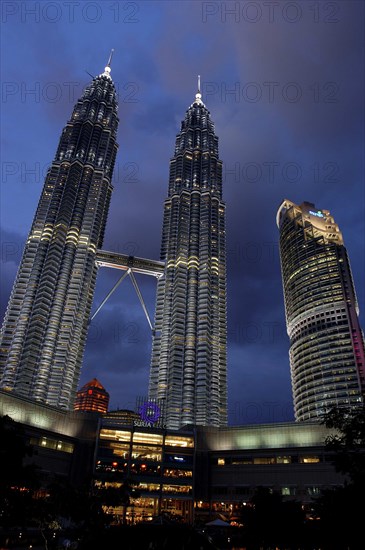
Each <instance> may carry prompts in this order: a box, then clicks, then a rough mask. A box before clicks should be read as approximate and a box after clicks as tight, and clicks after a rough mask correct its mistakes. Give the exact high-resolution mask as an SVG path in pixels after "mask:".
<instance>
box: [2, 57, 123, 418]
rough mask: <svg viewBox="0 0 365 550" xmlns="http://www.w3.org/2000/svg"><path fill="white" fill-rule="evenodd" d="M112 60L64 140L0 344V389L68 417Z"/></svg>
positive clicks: (111, 105) (103, 199)
mask: <svg viewBox="0 0 365 550" xmlns="http://www.w3.org/2000/svg"><path fill="white" fill-rule="evenodd" d="M117 108H118V107H117V98H116V91H115V87H114V84H113V82H112V79H111V76H110V60H109V62H108V65H107V67H105V70H104V72H103V73H102V74H101V75H99V76H97V77H95V78H94V79H93V81H92V82H91V84H90V85H89V86H88V87H87V88H86V89H85V92H84V94H83V96H82V97H81V99H80V100H79V101H78V102H77V103H76V105H75V107H74V110H73V113H72V115H71V119H70V120H69V122H68V123H67V124H66V126H65V128H64V129H63V132H62V134H61V138H60V142H59V146H58V149H57V152H56V156H55V159H54V161H53V162H52V164H51V166H50V168H49V170H48V173H47V176H46V179H45V183H44V187H43V191H42V194H41V197H40V200H39V204H38V208H37V211H36V214H35V217H34V220H33V224H32V228H31V230H30V233H29V236H28V239H27V242H26V245H25V249H24V252H23V257H22V260H21V264H20V267H19V270H18V274H17V277H16V280H15V284H14V287H13V290H12V293H11V297H10V301H9V304H8V308H7V311H6V315H5V319H4V323H3V327H2V331H1V337H0V387H1V388H2V389H5V390H7V391H10V392H14V393H16V394H17V395H20V396H23V397H27V398H31V399H34V400H36V401H39V402H43V403H47V404H49V405H53V406H55V407H58V408H61V409H71V408H72V405H73V400H74V397H75V394H76V389H77V384H78V380H79V375H80V369H81V362H82V357H83V352H84V346H85V340H86V334H87V324H88V319H89V314H90V308H91V303H92V299H93V293H94V287H95V280H96V271H97V268H96V265H95V257H96V251H97V249H98V248H100V247H101V245H102V241H103V236H104V229H105V224H106V220H107V215H108V209H109V202H110V197H111V193H112V189H113V187H112V183H111V179H112V173H113V167H114V162H115V158H116V153H117V147H118V146H117V143H116V135H117V127H118V117H117Z"/></svg>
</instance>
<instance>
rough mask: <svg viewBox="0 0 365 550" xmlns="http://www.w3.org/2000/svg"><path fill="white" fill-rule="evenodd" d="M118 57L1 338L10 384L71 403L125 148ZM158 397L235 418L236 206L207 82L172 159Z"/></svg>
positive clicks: (48, 192) (27, 261)
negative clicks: (231, 384)
mask: <svg viewBox="0 0 365 550" xmlns="http://www.w3.org/2000/svg"><path fill="white" fill-rule="evenodd" d="M117 111H118V106H117V98H116V91H115V87H114V84H113V81H112V78H111V70H110V60H109V62H108V65H107V66H106V68H105V70H104V72H103V73H102V74H100V75H99V76H97V77H96V78H94V79H93V81H92V82H91V84H90V85H89V86H88V87H87V88H86V90H85V92H84V94H83V96H82V97H81V99H80V100H79V101H78V102H77V103H76V105H75V107H74V110H73V113H72V115H71V119H70V120H69V121H68V123H67V125H66V126H65V128H64V130H63V132H62V135H61V138H60V142H59V146H58V149H57V152H56V156H55V159H54V161H53V162H52V165H51V167H50V169H49V171H48V173H47V176H46V180H45V183H44V188H43V191H42V195H41V198H40V201H39V204H38V208H37V211H36V214H35V217H34V220H33V225H32V228H31V231H30V234H29V236H28V240H27V242H26V245H25V249H24V253H23V257H22V261H21V264H20V267H19V270H18V274H17V277H16V280H15V283H14V287H13V290H12V293H11V297H10V300H9V304H8V308H7V311H6V314H5V319H4V323H3V327H2V331H1V336H0V380H1V383H0V388H1V389H3V390H6V391H9V392H13V393H14V394H16V395H19V396H22V397H26V398H30V399H33V400H36V401H38V402H41V403H46V404H49V405H52V406H55V407H58V408H60V409H64V410H68V409H70V408H72V404H73V401H74V397H75V394H76V390H77V384H78V381H79V377H80V371H81V364H82V358H83V353H84V348H85V342H86V336H87V327H88V321H89V318H90V310H91V305H92V300H93V294H94V288H95V283H96V276H97V254H98V251H99V249H100V248H101V246H102V243H103V236H104V230H105V225H106V221H107V216H108V210H109V202H110V198H111V194H112V190H113V186H112V174H113V168H114V163H115V158H116V154H117V149H118V146H117V143H116V136H117V128H118V116H117ZM161 260H163V261H164V262H165V269H164V274H163V276H162V277H161V278H160V279H159V283H158V291H157V305H156V323H155V332H154V339H153V352H152V366H151V376H150V397H151V398H159V399H161V400H162V401H163V402H164V410H165V416H166V418H165V423H166V426H167V427H169V428H175V429H178V428H179V427H180V426H182V425H185V424H200V425H212V426H221V425H224V424H226V420H227V381H226V366H227V361H226V339H227V336H226V334H227V329H226V267H225V264H226V260H225V205H224V203H223V201H222V163H221V161H220V160H219V155H218V138H217V137H216V135H215V133H214V125H213V122H212V121H211V118H210V114H209V111H208V110H207V108H206V107H205V105H204V103H203V102H202V99H201V94H200V91H199V90H198V93H197V94H196V98H195V101H194V103H193V104H192V105H191V106H190V108H189V109H188V111H187V113H186V116H185V120H184V121H183V123H182V127H181V131H180V134H179V135H178V136H177V139H176V147H175V155H174V157H173V159H172V160H171V166H170V181H169V191H168V197H167V199H166V201H165V207H164V222H163V236H162V247H161Z"/></svg>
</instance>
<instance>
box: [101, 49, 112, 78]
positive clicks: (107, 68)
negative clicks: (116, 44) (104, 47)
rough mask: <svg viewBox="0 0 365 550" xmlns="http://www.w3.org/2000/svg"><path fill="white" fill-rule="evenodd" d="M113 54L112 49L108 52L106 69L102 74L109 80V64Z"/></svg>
mask: <svg viewBox="0 0 365 550" xmlns="http://www.w3.org/2000/svg"><path fill="white" fill-rule="evenodd" d="M113 53H114V49H112V50H111V51H110V55H109V59H108V63H107V64H106V67H105V69H104V72H103V76H108V77H109V78H111V76H110V73H111V67H110V65H111V63H112V57H113Z"/></svg>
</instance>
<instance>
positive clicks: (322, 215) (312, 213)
mask: <svg viewBox="0 0 365 550" xmlns="http://www.w3.org/2000/svg"><path fill="white" fill-rule="evenodd" d="M309 214H311V215H312V216H317V218H324V214H322V212H321V211H320V210H317V212H314V211H313V210H309Z"/></svg>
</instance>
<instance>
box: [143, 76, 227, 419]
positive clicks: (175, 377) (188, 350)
mask: <svg viewBox="0 0 365 550" xmlns="http://www.w3.org/2000/svg"><path fill="white" fill-rule="evenodd" d="M199 87H200V86H199ZM161 260H164V261H165V262H166V268H165V273H164V276H163V277H162V278H161V279H160V280H159V282H158V287H157V303H156V316H155V329H156V332H155V335H154V339H153V349H152V362H151V372H150V384H149V396H150V398H152V399H160V400H162V403H163V410H164V415H165V423H166V426H167V427H168V428H170V429H178V428H180V427H181V426H184V425H187V424H192V425H211V426H223V425H225V424H226V422H227V380H226V369H227V358H226V345H227V322H226V250H225V204H224V202H223V201H222V163H221V161H220V160H219V154H218V138H217V136H216V135H215V133H214V124H213V122H212V120H211V118H210V113H209V111H208V109H207V108H206V106H205V105H204V103H203V102H202V100H201V94H200V91H199V89H198V93H197V94H196V96H195V101H194V102H193V104H192V105H191V106H190V107H189V109H188V110H187V112H186V115H185V120H184V121H183V122H182V124H181V130H180V133H179V134H178V135H177V137H176V145H175V155H174V157H173V158H172V159H171V161H170V178H169V190H168V197H167V199H166V200H165V204H164V219H163V231H162V245H161Z"/></svg>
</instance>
